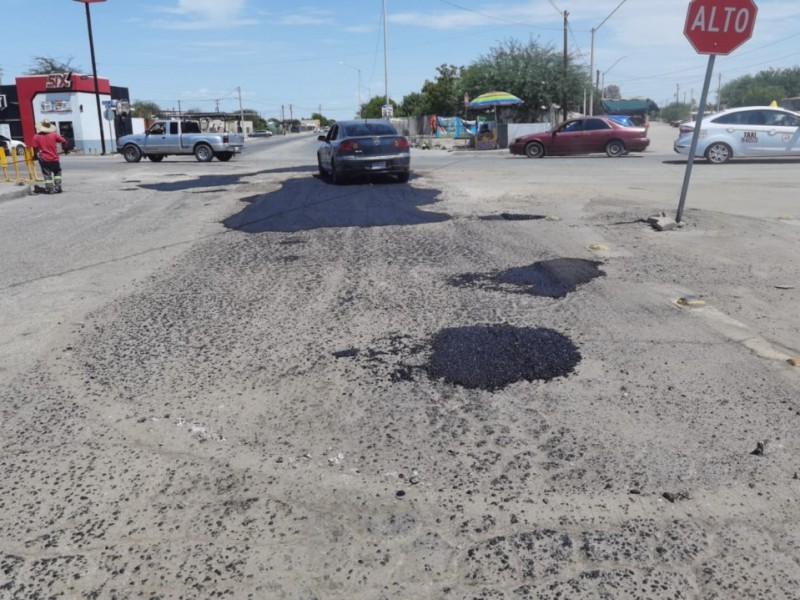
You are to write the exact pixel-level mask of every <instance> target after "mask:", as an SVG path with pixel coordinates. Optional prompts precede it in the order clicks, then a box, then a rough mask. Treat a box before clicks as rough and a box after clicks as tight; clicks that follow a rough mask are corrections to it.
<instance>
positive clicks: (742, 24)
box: [683, 0, 758, 54]
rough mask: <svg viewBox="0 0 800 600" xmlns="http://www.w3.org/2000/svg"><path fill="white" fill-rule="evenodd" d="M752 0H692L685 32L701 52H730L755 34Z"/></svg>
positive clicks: (754, 11)
mask: <svg viewBox="0 0 800 600" xmlns="http://www.w3.org/2000/svg"><path fill="white" fill-rule="evenodd" d="M757 12H758V7H757V6H756V3H755V2H753V0H692V1H691V2H690V3H689V11H688V12H687V13H686V27H684V29H683V34H684V35H685V36H686V37H687V38H688V39H689V41H690V42H691V43H692V46H694V49H695V50H697V51H698V52H699V53H700V54H730V53H731V52H733V51H734V50H736V48H738V47H739V46H741V45H742V44H744V43H745V42H746V41H747V40H749V39H750V36H751V35H753V26H754V25H755V24H756V13H757Z"/></svg>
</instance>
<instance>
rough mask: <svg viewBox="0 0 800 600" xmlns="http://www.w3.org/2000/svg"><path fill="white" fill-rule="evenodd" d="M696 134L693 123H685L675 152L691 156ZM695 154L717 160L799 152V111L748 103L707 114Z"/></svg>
mask: <svg viewBox="0 0 800 600" xmlns="http://www.w3.org/2000/svg"><path fill="white" fill-rule="evenodd" d="M693 135H694V124H688V123H686V124H684V125H683V126H682V127H681V135H680V137H679V138H678V139H677V140H675V144H674V149H675V152H677V153H678V154H685V155H687V156H688V155H689V151H690V149H691V145H692V136H693ZM695 156H697V157H703V158H705V159H706V160H707V161H709V162H711V163H715V164H721V163H726V162H728V161H729V160H731V159H732V158H750V157H771V156H780V157H787V156H800V115H798V113H794V112H792V111H789V110H785V109H782V108H776V107H771V106H745V107H741V108H732V109H730V110H726V111H723V112H720V113H717V114H715V115H711V116H708V117H705V118H704V119H703V120H702V121H701V123H700V137H699V139H698V141H697V149H696V151H695Z"/></svg>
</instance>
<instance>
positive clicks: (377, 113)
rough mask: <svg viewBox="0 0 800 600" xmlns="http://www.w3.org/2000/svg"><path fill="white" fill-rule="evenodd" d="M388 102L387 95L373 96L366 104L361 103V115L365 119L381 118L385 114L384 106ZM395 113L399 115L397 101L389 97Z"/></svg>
mask: <svg viewBox="0 0 800 600" xmlns="http://www.w3.org/2000/svg"><path fill="white" fill-rule="evenodd" d="M385 103H386V96H373V97H372V98H370V99H369V101H368V102H367V103H366V104H362V105H361V117H362V118H364V119H380V118H381V117H382V116H383V113H382V108H383V105H384V104H385ZM389 104H391V105H392V110H393V111H394V114H396V115H399V114H400V112H399V107H398V104H397V102H395V101H394V100H392V99H391V98H389Z"/></svg>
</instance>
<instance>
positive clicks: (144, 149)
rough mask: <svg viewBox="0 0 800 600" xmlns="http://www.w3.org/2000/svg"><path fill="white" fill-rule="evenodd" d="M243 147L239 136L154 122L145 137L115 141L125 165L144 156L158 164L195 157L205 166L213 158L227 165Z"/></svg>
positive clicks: (189, 124) (185, 124) (188, 124)
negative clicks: (173, 157)
mask: <svg viewBox="0 0 800 600" xmlns="http://www.w3.org/2000/svg"><path fill="white" fill-rule="evenodd" d="M243 146H244V136H242V135H241V134H238V133H225V132H221V133H214V132H210V131H202V130H201V129H200V123H199V122H198V121H173V120H163V121H156V122H155V123H153V124H152V125H150V127H149V129H148V130H147V131H145V132H144V133H135V134H133V135H124V136H122V137H121V138H119V140H117V152H119V153H120V154H122V156H123V157H124V158H125V160H127V161H128V162H139V161H140V160H142V157H143V156H146V157H147V158H149V159H150V160H152V161H153V162H160V161H162V160H164V157H165V156H169V155H170V154H194V156H195V158H196V159H197V160H199V161H200V162H208V161H210V160H211V159H213V158H214V157H215V156H216V157H217V159H218V160H222V161H228V160H230V159H231V158H233V155H234V154H236V153H237V152H241V151H242V147H243Z"/></svg>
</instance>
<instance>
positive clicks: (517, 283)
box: [450, 258, 605, 298]
mask: <svg viewBox="0 0 800 600" xmlns="http://www.w3.org/2000/svg"><path fill="white" fill-rule="evenodd" d="M601 264H602V263H601V262H599V261H594V260H586V259H582V258H554V259H551V260H542V261H538V262H535V263H533V264H531V265H527V266H524V267H513V268H511V269H506V270H505V271H500V272H497V273H466V274H463V275H457V276H455V277H452V278H451V279H450V284H451V285H455V286H458V287H478V288H481V289H488V290H494V291H505V292H512V293H522V294H531V295H534V296H542V297H545V298H563V297H564V296H566V295H567V294H569V293H571V292H574V291H575V290H576V289H577V288H578V286H579V285H582V284H585V283H588V282H590V281H591V280H592V279H595V278H596V277H602V276H604V275H605V272H604V271H602V270H601V269H600V268H599V267H600V265H601Z"/></svg>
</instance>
